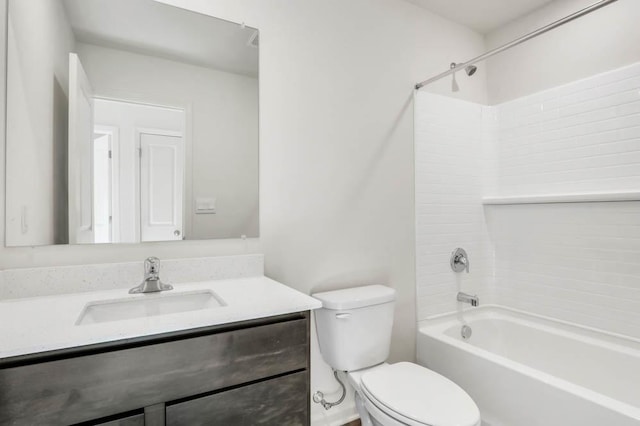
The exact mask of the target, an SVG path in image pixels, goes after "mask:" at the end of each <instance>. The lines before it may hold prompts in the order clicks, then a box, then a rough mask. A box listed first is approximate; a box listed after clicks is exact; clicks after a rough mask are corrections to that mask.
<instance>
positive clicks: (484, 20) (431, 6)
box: [407, 0, 553, 34]
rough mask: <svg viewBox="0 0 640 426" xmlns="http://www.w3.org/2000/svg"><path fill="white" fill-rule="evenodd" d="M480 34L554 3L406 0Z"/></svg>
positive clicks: (545, 0) (543, 0) (544, 0)
mask: <svg viewBox="0 0 640 426" xmlns="http://www.w3.org/2000/svg"><path fill="white" fill-rule="evenodd" d="M407 1H409V2H411V3H414V4H416V5H418V6H421V7H423V8H425V9H428V10H430V11H432V12H434V13H436V14H438V15H440V16H443V17H445V18H447V19H450V20H452V21H455V22H458V23H460V24H462V25H465V26H467V27H469V28H472V29H474V30H476V31H478V32H479V33H482V34H486V33H489V32H491V31H493V30H495V29H497V28H500V27H501V26H503V25H505V24H506V23H508V22H510V21H513V20H514V19H517V18H519V17H521V16H524V15H527V14H528V13H530V12H532V11H534V10H535V9H537V8H539V7H541V6H544V5H545V4H547V3H550V2H551V1H553V0H407Z"/></svg>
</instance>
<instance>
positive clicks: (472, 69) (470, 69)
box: [464, 65, 478, 77]
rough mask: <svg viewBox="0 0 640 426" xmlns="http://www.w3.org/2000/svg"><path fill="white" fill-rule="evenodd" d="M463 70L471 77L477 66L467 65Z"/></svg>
mask: <svg viewBox="0 0 640 426" xmlns="http://www.w3.org/2000/svg"><path fill="white" fill-rule="evenodd" d="M464 71H465V72H466V73H467V75H468V76H469V77H471V76H472V75H474V74H475V73H476V71H478V67H476V66H475V65H469V66H468V67H465V69H464Z"/></svg>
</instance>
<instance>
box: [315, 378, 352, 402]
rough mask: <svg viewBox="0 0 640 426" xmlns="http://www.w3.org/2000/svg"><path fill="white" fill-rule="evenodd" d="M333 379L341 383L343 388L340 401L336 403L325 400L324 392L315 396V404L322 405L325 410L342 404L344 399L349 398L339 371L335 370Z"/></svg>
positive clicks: (318, 392)
mask: <svg viewBox="0 0 640 426" xmlns="http://www.w3.org/2000/svg"><path fill="white" fill-rule="evenodd" d="M333 377H335V378H336V381H337V382H338V383H340V387H341V388H342V395H341V396H340V399H338V400H337V401H336V402H329V401H326V400H325V399H324V394H323V393H322V392H320V391H317V392H316V393H314V394H313V402H315V403H316V404H321V405H322V406H323V407H324V409H325V410H328V409H329V408H331V407H335V406H336V405H338V404H341V403H342V401H344V397H345V396H347V388H346V387H345V386H344V383H342V380H340V378H339V377H338V370H335V369H333Z"/></svg>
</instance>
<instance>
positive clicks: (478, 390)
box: [417, 306, 640, 426]
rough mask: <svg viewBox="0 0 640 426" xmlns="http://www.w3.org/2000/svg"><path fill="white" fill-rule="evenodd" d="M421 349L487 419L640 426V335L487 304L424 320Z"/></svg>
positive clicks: (509, 423)
mask: <svg viewBox="0 0 640 426" xmlns="http://www.w3.org/2000/svg"><path fill="white" fill-rule="evenodd" d="M462 324H467V325H469V326H470V327H471V329H472V331H473V333H472V335H471V337H470V338H469V339H467V340H465V339H463V338H462V337H461V334H460V331H461V326H462ZM417 354H418V363H420V364H422V365H425V366H427V367H428V368H431V369H432V370H435V371H437V372H439V373H440V374H442V375H444V376H446V377H449V378H450V379H452V380H453V381H455V382H456V383H458V384H459V385H460V386H461V387H462V388H464V389H465V390H466V391H467V392H468V393H469V395H471V397H472V398H473V399H474V400H475V401H476V403H477V404H478V407H479V408H480V413H481V415H482V418H483V424H486V425H490V426H639V425H640V341H636V340H632V339H627V338H624V337H621V336H615V335H612V334H608V333H603V332H598V331H595V330H590V329H586V328H582V327H577V326H574V325H570V324H567V323H563V322H559V321H554V320H551V319H547V318H543V317H538V316H534V315H529V314H525V313H523V312H518V311H514V310H511V309H506V308H501V307H496V306H488V307H480V308H476V309H473V310H470V311H466V312H465V313H464V314H452V315H446V316H442V317H438V318H435V319H431V320H427V321H423V322H421V323H420V326H419V330H418V339H417Z"/></svg>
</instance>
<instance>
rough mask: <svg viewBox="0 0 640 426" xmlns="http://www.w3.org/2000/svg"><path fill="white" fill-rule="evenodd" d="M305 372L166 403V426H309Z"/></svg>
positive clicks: (306, 375)
mask: <svg viewBox="0 0 640 426" xmlns="http://www.w3.org/2000/svg"><path fill="white" fill-rule="evenodd" d="M307 380H308V373H307V371H301V372H298V373H293V374H289V375H286V376H283V377H278V378H275V379H270V380H265V381H263V382H258V383H254V384H252V385H248V386H243V387H240V388H236V389H232V390H228V391H224V392H220V393H215V394H213V395H207V396H203V397H200V398H196V399H191V400H188V401H183V402H178V403H175V404H167V408H166V410H167V411H166V420H167V426H184V425H189V426H214V425H225V426H228V425H234V426H245V425H247V426H248V425H278V426H281V425H308V424H309V394H308V383H307Z"/></svg>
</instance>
